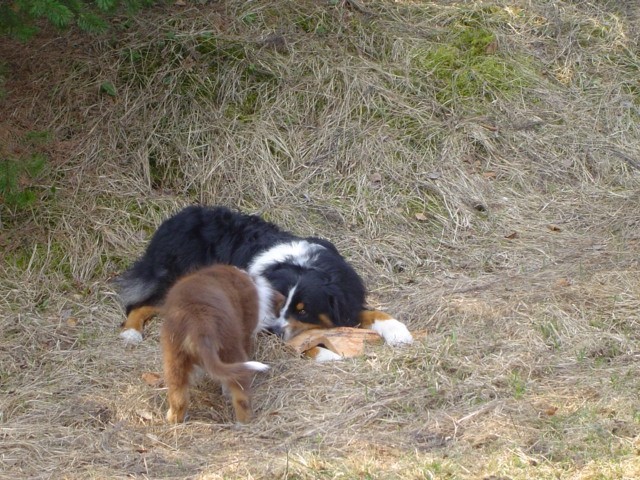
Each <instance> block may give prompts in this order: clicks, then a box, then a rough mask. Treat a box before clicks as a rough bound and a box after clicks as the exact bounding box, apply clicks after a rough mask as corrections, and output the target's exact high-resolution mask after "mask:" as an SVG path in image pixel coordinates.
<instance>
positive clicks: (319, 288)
mask: <svg viewBox="0 0 640 480" xmlns="http://www.w3.org/2000/svg"><path fill="white" fill-rule="evenodd" d="M294 241H306V242H308V243H310V244H312V245H319V246H321V247H323V248H318V249H317V251H315V253H314V254H313V259H312V261H311V262H308V263H307V264H304V265H301V264H300V262H297V260H296V259H295V258H288V259H287V258H285V259H283V260H282V261H279V262H275V263H272V264H270V265H269V266H268V267H267V268H265V269H264V271H262V272H260V273H261V274H263V275H264V276H265V277H266V278H267V280H269V282H270V283H271V284H272V286H273V287H274V288H275V289H276V290H278V291H280V292H281V293H282V294H283V295H284V296H285V297H286V296H287V294H288V293H289V291H290V289H291V288H292V287H293V286H294V285H298V286H299V288H300V290H301V291H300V292H298V295H300V293H305V292H302V290H305V291H306V296H305V298H306V299H307V302H306V303H307V304H308V305H307V307H308V309H314V310H318V311H323V312H326V313H329V312H330V313H331V317H332V320H333V322H334V324H335V325H351V326H353V325H356V324H357V322H358V314H359V312H360V311H361V310H362V308H363V305H364V301H365V289H364V285H363V283H362V280H361V279H360V277H359V276H358V275H357V273H356V272H355V271H354V270H353V268H352V267H351V266H350V265H349V264H348V263H347V262H346V261H345V260H344V259H343V258H342V256H341V255H340V254H339V253H338V251H337V249H336V248H335V246H334V245H333V244H331V243H330V242H328V241H327V240H324V239H319V238H315V237H309V238H300V237H297V236H295V235H293V234H291V233H289V232H286V231H284V230H282V229H281V228H279V227H278V226H276V225H274V224H273V223H270V222H267V221H265V220H263V219H262V218H260V217H259V216H256V215H245V214H241V213H238V212H234V211H232V210H230V209H228V208H225V207H204V206H190V207H187V208H185V209H184V210H182V211H180V212H178V213H177V214H176V215H174V216H173V217H171V218H169V219H167V220H166V221H165V222H163V223H162V224H161V225H160V227H159V228H158V230H157V231H156V233H155V234H154V235H153V237H152V239H151V242H150V243H149V246H148V247H147V250H146V252H145V253H144V255H143V256H142V257H141V258H140V259H139V260H138V261H136V262H135V263H134V264H133V265H132V266H131V268H129V269H128V270H127V271H126V272H125V273H124V274H123V275H122V276H121V277H120V278H119V279H118V281H117V282H118V284H119V287H120V296H121V300H122V303H123V304H124V306H125V308H126V310H127V313H129V312H130V311H131V310H132V309H135V308H138V307H140V306H143V305H158V304H160V303H161V302H162V300H163V298H164V296H165V294H166V293H167V291H168V289H169V288H170V287H171V286H172V285H173V284H174V283H175V281H176V280H177V279H178V278H179V277H181V276H183V275H185V274H186V273H190V272H192V271H193V270H195V269H196V268H200V267H203V266H207V265H211V264H214V263H223V264H230V265H235V266H237V267H239V268H243V269H246V268H247V267H249V266H250V264H251V262H252V261H253V260H254V259H255V258H256V256H257V255H259V254H260V253H261V252H264V251H266V250H268V249H270V248H273V247H274V246H277V245H279V244H283V243H287V242H294Z"/></svg>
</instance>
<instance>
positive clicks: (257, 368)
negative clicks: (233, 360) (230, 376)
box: [244, 362, 271, 372]
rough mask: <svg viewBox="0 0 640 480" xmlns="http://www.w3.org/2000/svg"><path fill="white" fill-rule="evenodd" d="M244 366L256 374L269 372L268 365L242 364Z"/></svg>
mask: <svg viewBox="0 0 640 480" xmlns="http://www.w3.org/2000/svg"><path fill="white" fill-rule="evenodd" d="M244 364H245V366H246V367H247V368H249V369H251V370H255V371H256V372H266V371H267V370H269V368H271V367H269V365H267V364H265V363H260V362H244Z"/></svg>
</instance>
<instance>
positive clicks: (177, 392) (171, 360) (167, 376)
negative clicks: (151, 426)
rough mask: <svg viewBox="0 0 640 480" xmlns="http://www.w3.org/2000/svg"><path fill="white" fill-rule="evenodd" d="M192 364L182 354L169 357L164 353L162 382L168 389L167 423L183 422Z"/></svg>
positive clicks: (168, 354)
mask: <svg viewBox="0 0 640 480" xmlns="http://www.w3.org/2000/svg"><path fill="white" fill-rule="evenodd" d="M192 368H193V364H192V362H191V361H190V359H188V358H187V357H186V355H184V354H178V355H171V354H170V353H168V352H166V351H165V358H164V381H165V384H166V385H167V388H168V400H169V410H168V411H167V421H168V422H169V423H181V422H183V421H184V417H185V414H186V412H187V407H188V406H189V380H190V376H191V370H192Z"/></svg>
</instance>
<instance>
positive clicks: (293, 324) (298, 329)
mask: <svg viewBox="0 0 640 480" xmlns="http://www.w3.org/2000/svg"><path fill="white" fill-rule="evenodd" d="M287 322H288V324H289V325H288V326H287V330H288V332H289V335H288V338H292V337H295V336H296V335H298V334H300V333H302V332H304V331H306V330H313V329H317V328H322V327H321V326H320V325H316V324H314V323H305V322H301V321H299V320H296V319H295V318H291V317H290V318H288V319H287Z"/></svg>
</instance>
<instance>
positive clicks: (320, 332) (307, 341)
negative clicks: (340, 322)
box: [287, 327, 382, 358]
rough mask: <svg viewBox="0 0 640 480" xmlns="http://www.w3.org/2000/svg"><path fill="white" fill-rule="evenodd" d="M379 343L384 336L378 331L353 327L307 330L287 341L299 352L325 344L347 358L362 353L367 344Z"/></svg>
mask: <svg viewBox="0 0 640 480" xmlns="http://www.w3.org/2000/svg"><path fill="white" fill-rule="evenodd" d="M379 343H382V337H381V336H380V335H378V334H377V333H376V332H373V331H371V330H363V329H361V328H351V327H338V328H331V329H315V330H306V331H304V332H302V333H300V334H299V335H296V336H295V337H293V338H292V339H290V340H289V341H288V342H287V344H288V345H289V346H291V347H292V348H293V349H294V350H295V351H296V352H298V353H305V352H307V351H309V350H311V349H313V348H314V347H317V346H324V347H325V348H327V349H329V350H331V351H332V352H334V353H337V354H338V355H340V356H342V357H345V358H349V357H357V356H358V355H362V354H363V353H364V349H365V345H366V344H379Z"/></svg>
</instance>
